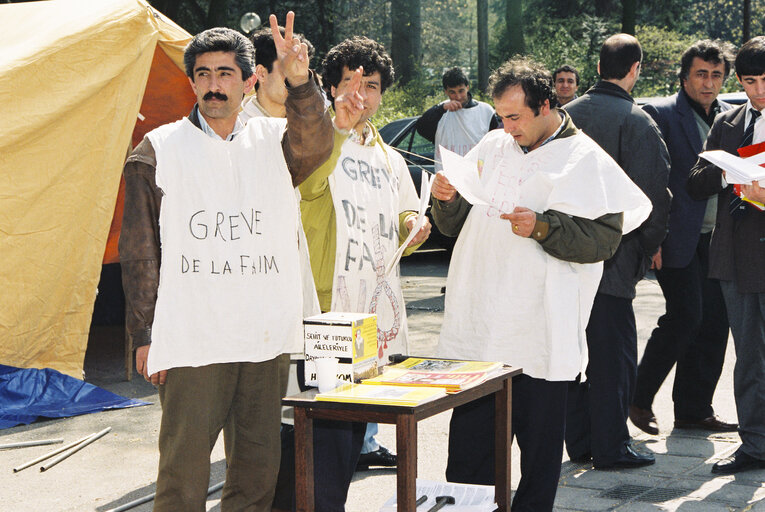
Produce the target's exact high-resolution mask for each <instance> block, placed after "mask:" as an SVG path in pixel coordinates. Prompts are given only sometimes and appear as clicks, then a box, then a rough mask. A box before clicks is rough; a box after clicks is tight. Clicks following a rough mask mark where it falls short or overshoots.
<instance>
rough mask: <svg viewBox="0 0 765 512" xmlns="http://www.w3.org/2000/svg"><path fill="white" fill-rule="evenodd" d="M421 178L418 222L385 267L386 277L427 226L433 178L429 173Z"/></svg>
mask: <svg viewBox="0 0 765 512" xmlns="http://www.w3.org/2000/svg"><path fill="white" fill-rule="evenodd" d="M420 176H421V177H422V181H420V209H419V211H418V212H417V221H416V222H415V223H414V227H413V228H412V229H411V230H410V231H409V235H408V236H407V237H406V240H404V241H403V242H402V243H401V245H400V246H399V248H398V250H397V251H396V253H395V254H394V255H393V256H392V257H391V259H390V261H389V262H388V264H387V265H386V266H385V275H388V274H390V273H391V272H392V271H393V269H394V268H396V265H397V264H398V261H399V260H400V259H401V255H402V254H404V251H405V250H406V248H407V246H408V245H409V242H411V241H412V239H413V238H414V235H416V234H417V232H418V231H419V230H420V228H421V227H422V226H423V225H424V224H425V212H426V211H427V209H428V203H429V202H430V186H431V184H432V183H433V178H431V176H430V174H429V173H427V172H423V173H421V174H420Z"/></svg>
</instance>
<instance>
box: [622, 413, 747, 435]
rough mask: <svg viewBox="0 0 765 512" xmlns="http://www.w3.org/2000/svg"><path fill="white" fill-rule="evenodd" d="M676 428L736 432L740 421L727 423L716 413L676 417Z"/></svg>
mask: <svg viewBox="0 0 765 512" xmlns="http://www.w3.org/2000/svg"><path fill="white" fill-rule="evenodd" d="M631 417H632V416H630V418H631ZM675 428H693V429H697V430H710V431H712V432H735V431H736V430H738V423H725V422H724V421H723V420H721V419H720V418H718V417H717V416H716V415H712V416H710V417H709V418H704V419H703V420H695V421H694V420H678V419H676V420H675Z"/></svg>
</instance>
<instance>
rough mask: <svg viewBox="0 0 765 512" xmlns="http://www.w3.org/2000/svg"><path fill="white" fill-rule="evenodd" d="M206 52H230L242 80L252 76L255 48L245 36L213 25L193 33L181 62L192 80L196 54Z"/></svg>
mask: <svg viewBox="0 0 765 512" xmlns="http://www.w3.org/2000/svg"><path fill="white" fill-rule="evenodd" d="M208 52H231V53H233V54H234V60H235V62H236V65H237V66H239V69H241V70H242V80H247V79H248V78H250V77H251V76H252V73H253V71H254V69H255V48H253V46H252V43H251V42H250V40H249V39H247V38H246V37H245V36H243V35H242V34H240V33H239V32H237V31H236V30H232V29H230V28H226V27H215V28H211V29H208V30H205V31H204V32H200V33H199V34H197V35H195V36H194V38H193V39H192V40H191V42H190V43H189V44H188V46H186V50H185V51H184V52H183V64H184V65H185V67H186V75H187V76H188V77H189V78H191V79H192V80H194V66H195V65H196V63H197V55H201V54H203V53H208Z"/></svg>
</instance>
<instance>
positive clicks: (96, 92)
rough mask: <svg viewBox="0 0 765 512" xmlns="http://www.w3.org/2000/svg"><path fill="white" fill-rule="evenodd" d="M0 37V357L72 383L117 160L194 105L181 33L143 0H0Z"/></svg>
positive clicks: (114, 223) (112, 225)
mask: <svg viewBox="0 0 765 512" xmlns="http://www.w3.org/2000/svg"><path fill="white" fill-rule="evenodd" d="M0 33H2V34H3V36H2V37H3V45H2V52H0V112H2V114H1V115H0V364H6V365H11V366H19V367H28V368H43V367H48V368H54V369H56V370H59V371H61V372H64V373H66V374H69V375H72V376H75V377H81V376H82V365H83V360H84V356H85V349H86V347H87V340H88V329H89V326H90V321H91V315H92V312H93V304H94V300H95V296H96V288H97V285H98V279H99V275H100V271H101V264H102V261H106V262H111V261H117V254H116V239H117V235H118V233H119V226H120V220H121V201H118V200H117V198H118V192H119V190H120V176H121V170H122V164H123V162H124V159H125V155H126V152H127V151H128V149H129V147H130V146H131V145H134V144H137V143H138V142H139V141H140V140H141V138H142V137H143V135H144V134H145V133H146V132H147V131H149V130H151V129H152V128H154V127H156V126H159V125H161V124H164V123H166V122H169V121H173V120H175V119H179V118H180V117H182V116H183V115H185V114H187V113H188V112H189V110H190V108H191V106H192V105H193V103H194V97H193V95H192V93H191V90H190V88H189V85H188V81H187V79H186V77H185V74H184V72H183V48H184V47H185V46H186V44H187V43H188V41H189V39H190V35H189V34H188V33H187V32H186V31H184V30H183V29H182V28H180V27H179V26H177V25H176V24H175V23H173V22H172V21H170V20H168V19H167V18H165V17H164V16H163V15H162V14H160V13H159V12H157V11H156V10H154V9H152V8H151V7H150V6H149V4H147V3H146V2H145V1H142V0H99V1H92V0H50V1H47V2H29V3H19V4H3V5H0ZM115 205H116V206H117V208H116V212H117V214H116V215H115ZM110 233H111V236H110ZM107 241H108V244H107Z"/></svg>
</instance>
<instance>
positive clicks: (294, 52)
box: [268, 11, 309, 87]
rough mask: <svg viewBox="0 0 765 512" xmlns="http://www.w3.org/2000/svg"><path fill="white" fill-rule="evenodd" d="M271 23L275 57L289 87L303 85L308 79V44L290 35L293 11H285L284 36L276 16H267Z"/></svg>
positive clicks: (293, 21)
mask: <svg viewBox="0 0 765 512" xmlns="http://www.w3.org/2000/svg"><path fill="white" fill-rule="evenodd" d="M268 19H269V21H270V23H271V34H272V35H273V37H274V46H276V57H277V59H278V60H279V66H280V68H281V70H282V73H284V77H285V78H286V79H287V81H289V84H290V86H291V87H296V86H298V85H303V84H304V83H306V82H307V81H308V77H309V73H308V46H307V45H306V44H305V43H301V42H300V41H299V40H298V39H296V38H293V37H292V33H293V27H294V24H295V13H294V12H292V11H290V12H288V13H287V21H286V22H285V24H284V37H282V34H281V32H279V24H278V23H277V21H276V16H275V15H274V14H272V15H271V16H269V18H268Z"/></svg>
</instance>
